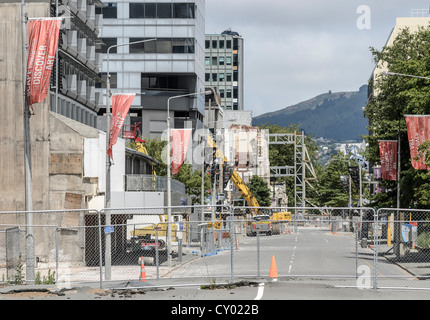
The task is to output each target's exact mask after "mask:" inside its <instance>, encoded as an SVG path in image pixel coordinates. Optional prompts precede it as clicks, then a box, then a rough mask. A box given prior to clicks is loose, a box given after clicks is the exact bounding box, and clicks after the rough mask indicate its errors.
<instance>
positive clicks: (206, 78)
mask: <svg viewBox="0 0 430 320" xmlns="http://www.w3.org/2000/svg"><path fill="white" fill-rule="evenodd" d="M210 80H211V74H210V73H206V74H205V81H210Z"/></svg>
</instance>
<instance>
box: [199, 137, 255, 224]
mask: <svg viewBox="0 0 430 320" xmlns="http://www.w3.org/2000/svg"><path fill="white" fill-rule="evenodd" d="M207 144H208V147H210V148H214V149H215V150H216V154H215V155H216V157H217V158H220V159H221V160H222V161H223V163H226V162H227V158H226V157H225V156H224V154H223V153H222V152H221V151H220V150H219V149H218V147H217V145H216V143H215V141H214V140H213V138H212V137H211V135H208V137H207ZM231 181H232V182H233V183H234V185H235V186H236V188H237V189H238V190H239V192H240V194H241V195H242V197H243V198H244V199H245V201H246V203H247V204H248V206H249V207H252V209H251V212H250V214H251V217H252V216H254V215H256V214H257V213H258V209H257V208H258V207H260V205H259V204H258V201H257V199H256V198H255V197H254V195H253V194H252V192H251V190H249V188H248V187H247V186H246V184H245V183H244V182H243V180H242V179H241V178H240V176H239V174H238V173H237V172H236V170H233V174H232V176H231Z"/></svg>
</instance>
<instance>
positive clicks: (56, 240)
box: [55, 227, 60, 283]
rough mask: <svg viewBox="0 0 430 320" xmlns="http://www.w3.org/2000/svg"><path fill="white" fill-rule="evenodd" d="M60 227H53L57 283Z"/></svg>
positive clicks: (56, 279)
mask: <svg viewBox="0 0 430 320" xmlns="http://www.w3.org/2000/svg"><path fill="white" fill-rule="evenodd" d="M59 232H60V229H59V228H58V227H56V228H55V283H58V270H59V267H58V243H59V241H58V233H59Z"/></svg>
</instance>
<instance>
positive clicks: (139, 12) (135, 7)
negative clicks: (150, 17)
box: [129, 3, 145, 19]
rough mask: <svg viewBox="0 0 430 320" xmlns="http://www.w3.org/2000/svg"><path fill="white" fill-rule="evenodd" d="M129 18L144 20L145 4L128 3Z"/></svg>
mask: <svg viewBox="0 0 430 320" xmlns="http://www.w3.org/2000/svg"><path fill="white" fill-rule="evenodd" d="M129 17H130V18H132V19H133V18H144V17H145V4H144V3H130V5H129Z"/></svg>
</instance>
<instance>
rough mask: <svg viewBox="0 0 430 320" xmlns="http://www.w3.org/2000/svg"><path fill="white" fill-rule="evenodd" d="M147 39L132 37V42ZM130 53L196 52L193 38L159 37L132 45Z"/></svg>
mask: <svg viewBox="0 0 430 320" xmlns="http://www.w3.org/2000/svg"><path fill="white" fill-rule="evenodd" d="M141 40H145V39H143V38H130V42H136V41H141ZM129 50H130V53H194V50H195V48H194V39H192V38H158V39H157V40H156V41H149V42H142V43H137V44H132V45H130V49H129Z"/></svg>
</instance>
